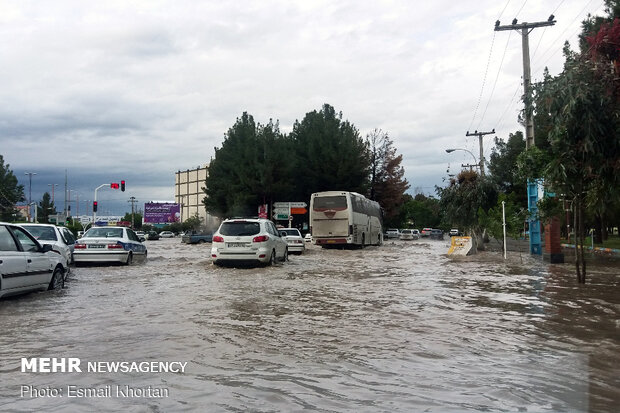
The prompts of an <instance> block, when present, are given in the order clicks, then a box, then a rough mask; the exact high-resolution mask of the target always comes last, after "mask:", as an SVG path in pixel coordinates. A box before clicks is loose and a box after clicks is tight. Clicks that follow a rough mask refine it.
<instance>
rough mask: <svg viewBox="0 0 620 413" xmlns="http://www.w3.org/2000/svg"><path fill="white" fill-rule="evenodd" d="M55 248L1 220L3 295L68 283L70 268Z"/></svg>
mask: <svg viewBox="0 0 620 413" xmlns="http://www.w3.org/2000/svg"><path fill="white" fill-rule="evenodd" d="M52 248H53V247H52V245H50V244H41V243H39V242H38V241H37V240H36V239H35V238H34V237H33V236H32V235H31V234H30V233H29V232H28V231H26V230H25V229H24V228H21V227H20V226H17V225H13V224H8V223H4V222H0V297H4V296H9V295H16V294H23V293H26V292H30V291H37V290H55V289H61V288H62V287H64V285H65V279H66V277H67V273H68V269H67V267H65V266H64V265H63V262H65V260H64V258H63V257H62V255H60V253H59V252H58V251H53V250H52Z"/></svg>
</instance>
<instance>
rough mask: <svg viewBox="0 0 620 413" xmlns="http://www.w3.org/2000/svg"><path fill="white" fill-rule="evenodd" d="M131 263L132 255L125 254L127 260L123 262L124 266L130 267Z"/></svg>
mask: <svg viewBox="0 0 620 413" xmlns="http://www.w3.org/2000/svg"><path fill="white" fill-rule="evenodd" d="M132 262H133V254H132V253H131V252H130V253H129V254H127V260H126V261H125V265H131V263H132Z"/></svg>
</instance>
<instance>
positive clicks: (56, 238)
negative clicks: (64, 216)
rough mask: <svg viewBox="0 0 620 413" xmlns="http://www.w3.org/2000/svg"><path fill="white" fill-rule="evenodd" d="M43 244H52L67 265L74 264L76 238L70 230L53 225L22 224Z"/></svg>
mask: <svg viewBox="0 0 620 413" xmlns="http://www.w3.org/2000/svg"><path fill="white" fill-rule="evenodd" d="M20 227H22V228H25V229H26V230H27V231H28V232H30V233H31V234H32V236H34V237H35V238H36V239H37V241H39V243H41V244H50V245H51V246H52V249H53V250H54V251H58V252H59V253H60V254H61V255H62V256H63V257H64V259H65V261H66V263H67V264H66V265H67V266H68V265H69V264H73V246H74V245H75V236H74V235H73V233H72V232H71V231H69V228H66V227H58V226H56V225H52V224H21V225H20Z"/></svg>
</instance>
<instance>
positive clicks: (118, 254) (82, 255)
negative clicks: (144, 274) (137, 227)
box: [73, 227, 147, 265]
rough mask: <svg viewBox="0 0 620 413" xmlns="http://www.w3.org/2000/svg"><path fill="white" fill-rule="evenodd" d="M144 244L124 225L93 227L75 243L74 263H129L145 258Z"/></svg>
mask: <svg viewBox="0 0 620 413" xmlns="http://www.w3.org/2000/svg"><path fill="white" fill-rule="evenodd" d="M146 256H147V249H146V245H144V244H143V243H142V242H140V239H139V238H138V236H137V235H136V233H135V232H133V230H131V229H130V228H126V227H94V228H91V229H89V230H88V231H86V233H85V234H84V236H83V237H82V238H80V239H79V240H78V241H77V243H76V244H75V250H74V252H73V257H74V259H75V263H76V265H77V264H80V263H88V262H90V263H97V262H99V263H100V262H112V263H114V262H116V263H121V264H125V265H129V264H131V263H132V262H133V260H134V259H135V260H140V261H144V260H146Z"/></svg>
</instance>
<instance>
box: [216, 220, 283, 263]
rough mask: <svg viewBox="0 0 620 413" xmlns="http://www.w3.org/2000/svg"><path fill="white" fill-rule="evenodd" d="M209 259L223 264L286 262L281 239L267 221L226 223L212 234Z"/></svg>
mask: <svg viewBox="0 0 620 413" xmlns="http://www.w3.org/2000/svg"><path fill="white" fill-rule="evenodd" d="M211 245H212V246H211V259H212V260H213V263H214V264H216V265H220V264H224V263H262V264H268V265H272V264H273V263H275V262H276V261H286V260H287V259H288V246H287V244H286V241H285V240H284V238H282V237H281V236H280V233H279V232H278V230H277V229H276V226H275V225H274V223H273V222H271V221H269V220H268V219H261V218H259V219H256V218H239V219H226V220H224V221H223V222H222V224H221V225H220V228H219V229H218V230H217V231H216V232H215V234H213V242H212V244H211Z"/></svg>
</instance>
